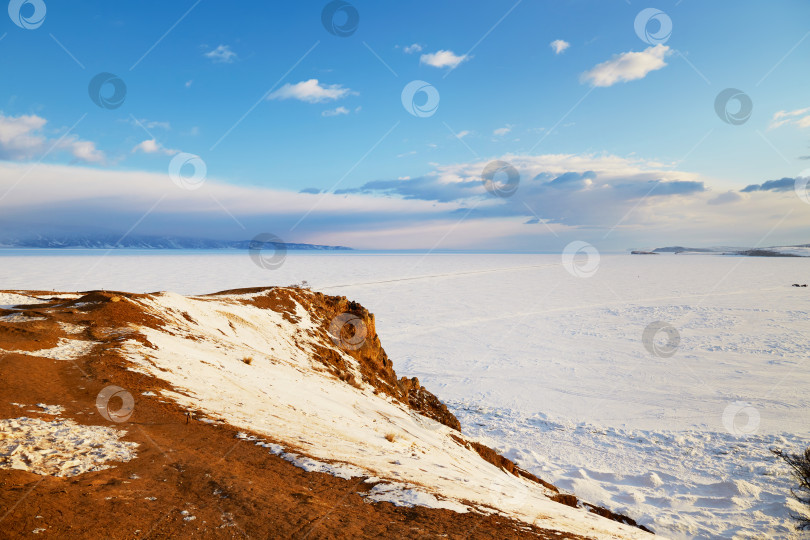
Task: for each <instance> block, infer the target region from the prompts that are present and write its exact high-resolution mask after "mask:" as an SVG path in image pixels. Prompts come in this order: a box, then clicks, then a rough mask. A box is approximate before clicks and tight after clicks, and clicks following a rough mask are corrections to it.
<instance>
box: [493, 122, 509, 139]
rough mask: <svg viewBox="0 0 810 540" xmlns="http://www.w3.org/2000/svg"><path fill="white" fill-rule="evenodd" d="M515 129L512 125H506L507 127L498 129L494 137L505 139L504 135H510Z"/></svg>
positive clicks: (494, 132)
mask: <svg viewBox="0 0 810 540" xmlns="http://www.w3.org/2000/svg"><path fill="white" fill-rule="evenodd" d="M513 127H515V126H513V125H512V124H506V125H505V126H503V127H501V128H498V129H496V130H494V131H493V132H492V134H493V135H495V136H496V137H503V136H504V135H508V134H509V132H510V131H512V128H513Z"/></svg>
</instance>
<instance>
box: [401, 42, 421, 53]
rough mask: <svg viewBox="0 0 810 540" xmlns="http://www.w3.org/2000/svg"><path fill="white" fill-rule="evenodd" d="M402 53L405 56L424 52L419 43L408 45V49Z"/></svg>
mask: <svg viewBox="0 0 810 540" xmlns="http://www.w3.org/2000/svg"><path fill="white" fill-rule="evenodd" d="M402 52H404V53H405V54H413V53H415V52H422V46H421V45H419V44H418V43H414V44H412V45H408V46H407V47H403V48H402Z"/></svg>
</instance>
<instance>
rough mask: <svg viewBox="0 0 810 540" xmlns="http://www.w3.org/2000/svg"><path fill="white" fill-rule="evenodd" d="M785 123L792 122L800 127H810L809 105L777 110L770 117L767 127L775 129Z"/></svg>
mask: <svg viewBox="0 0 810 540" xmlns="http://www.w3.org/2000/svg"><path fill="white" fill-rule="evenodd" d="M786 124H793V125H794V126H798V127H800V128H807V127H810V107H806V108H804V109H796V110H795V111H777V112H776V113H775V114H774V115H773V118H771V123H770V125H768V129H776V128H778V127H781V126H784V125H786Z"/></svg>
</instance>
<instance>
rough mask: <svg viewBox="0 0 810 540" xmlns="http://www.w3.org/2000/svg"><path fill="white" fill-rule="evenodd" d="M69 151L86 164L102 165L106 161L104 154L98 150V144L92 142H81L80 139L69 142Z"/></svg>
mask: <svg viewBox="0 0 810 540" xmlns="http://www.w3.org/2000/svg"><path fill="white" fill-rule="evenodd" d="M67 144H68V146H67V149H68V150H69V151H70V153H71V154H73V157H75V158H76V159H78V160H80V161H84V162H86V163H101V162H102V161H104V153H103V152H102V151H101V150H99V149H98V148H96V143H94V142H91V141H80V140H78V139H76V140H73V141H69V142H68V143H67Z"/></svg>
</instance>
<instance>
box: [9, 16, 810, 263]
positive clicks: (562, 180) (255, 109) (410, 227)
mask: <svg viewBox="0 0 810 540" xmlns="http://www.w3.org/2000/svg"><path fill="white" fill-rule="evenodd" d="M420 1H421V0H420ZM90 4H91V5H90V7H92V8H93V9H95V10H96V13H95V17H94V18H93V19H92V20H88V19H87V18H86V17H82V16H81V14H77V13H73V12H67V11H65V10H61V9H60V8H59V7H58V6H56V5H54V6H50V5H49V6H48V7H49V10H48V11H47V15H46V17H45V18H44V20H40V19H37V20H36V21H34V20H33V19H31V18H30V17H29V18H26V17H28V15H26V13H23V12H21V15H20V17H17V18H12V22H13V23H14V24H11V23H9V25H7V26H8V31H5V30H4V31H3V32H5V33H0V36H2V37H0V50H2V49H3V48H9V47H12V48H13V49H14V51H15V54H14V55H9V54H6V55H2V56H1V57H0V62H3V63H5V67H6V68H7V71H8V72H9V73H11V72H14V73H17V76H15V77H12V78H10V79H9V81H8V84H7V85H6V88H5V91H4V93H3V95H0V227H2V230H3V234H5V235H6V236H11V235H16V236H20V235H35V234H48V233H50V232H53V231H68V232H72V233H75V234H85V233H93V232H97V233H104V234H119V233H120V234H123V233H125V232H126V231H130V230H132V229H133V228H137V231H136V232H137V233H138V234H154V235H173V236H202V237H208V238H218V239H245V238H249V237H251V236H253V235H255V234H258V233H262V232H270V233H273V234H276V235H278V236H279V237H281V238H283V239H285V240H287V241H290V242H311V243H319V244H341V245H350V246H353V247H356V248H369V249H374V248H402V249H502V250H560V249H562V248H563V247H564V246H565V244H566V243H567V242H569V241H571V240H574V239H581V240H586V241H589V242H592V243H594V244H595V245H598V246H599V247H601V248H603V249H625V248H628V247H638V246H646V247H655V246H656V245H660V244H665V243H673V242H677V243H692V244H726V245H728V244H738V245H755V244H758V243H760V242H766V243H768V244H774V243H806V242H808V238H807V237H806V235H807V233H808V226H810V196H808V193H807V182H806V181H805V179H806V178H807V176H809V175H808V173H806V172H802V171H803V170H805V169H806V160H808V159H810V155H808V154H810V151H808V147H809V146H810V141H808V139H809V138H810V137H808V135H810V102H808V99H807V96H806V93H805V92H803V88H806V87H807V83H810V75H809V74H808V73H807V70H805V69H803V67H804V61H805V60H806V59H807V57H808V54H810V41H808V42H804V40H803V37H802V36H804V35H805V33H806V29H804V28H802V27H801V24H800V23H799V22H798V21H800V20H803V19H802V14H804V15H810V6H805V5H802V4H797V5H790V6H785V7H782V8H773V7H772V8H770V9H766V8H764V7H763V8H758V9H755V10H753V11H755V12H756V13H754V12H750V11H749V12H742V11H740V10H736V11H735V10H732V11H731V12H729V10H728V9H725V8H724V6H722V5H711V6H706V5H688V3H685V5H684V4H679V5H678V6H675V7H671V8H669V10H668V11H667V12H664V11H661V10H657V9H652V8H648V9H643V10H639V9H637V8H634V7H632V6H606V5H604V3H599V2H593V3H591V4H587V3H586V5H585V6H586V7H587V10H586V11H587V16H585V17H583V16H582V13H581V10H580V9H577V8H576V7H575V6H570V7H565V6H557V7H555V8H554V9H551V8H550V7H549V6H541V5H528V4H527V5H524V4H522V3H519V4H516V5H514V6H511V8H505V7H503V6H497V5H492V6H486V7H485V8H482V9H480V10H475V11H470V12H469V13H467V14H466V15H465V17H463V18H462V19H461V20H459V18H458V16H457V13H456V11H455V10H454V9H452V6H443V5H442V6H437V5H435V4H433V3H428V2H425V3H424V5H423V7H425V8H429V10H430V14H431V18H430V20H425V19H424V18H423V17H420V15H419V13H420V10H419V7H420V6H421V5H422V4H420V3H419V1H417V2H416V3H415V4H414V5H411V6H410V7H408V8H407V9H406V8H405V7H404V6H396V5H390V6H386V7H378V8H376V9H371V8H370V7H368V6H366V5H363V4H361V3H356V4H353V3H344V4H340V6H338V7H339V9H338V8H335V9H337V11H335V12H334V13H333V12H332V8H330V6H333V4H334V3H324V5H323V6H321V5H320V4H318V5H317V6H315V8H316V9H314V11H317V12H318V13H319V16H318V17H313V12H314V11H313V5H308V4H307V5H304V4H301V5H298V4H296V5H294V6H291V7H290V9H289V13H287V12H285V14H284V16H283V17H278V14H274V13H272V7H271V6H257V7H256V8H255V13H252V16H251V17H249V18H248V19H247V20H246V19H245V18H244V17H240V16H239V14H238V13H235V12H234V11H232V10H231V9H229V8H227V7H226V6H217V5H205V4H204V3H194V2H189V3H188V5H187V6H184V7H183V6H180V7H178V8H177V9H176V13H175V12H174V11H172V10H169V11H172V12H171V13H169V14H164V13H162V12H163V11H165V10H160V11H161V15H160V16H156V15H155V14H154V13H153V14H151V15H149V16H147V15H146V14H144V13H142V12H140V11H138V10H136V9H134V8H130V7H127V6H110V5H108V4H104V3H102V2H91V3H90ZM198 4H199V5H198ZM720 4H722V3H720ZM155 5H156V6H157V5H158V4H155ZM181 7H182V9H181ZM338 11H339V12H340V13H338ZM799 12H803V13H799ZM164 15H165V20H163V17H164ZM338 15H339V16H338ZM786 15H790V16H789V17H786ZM718 17H719V18H720V19H722V20H724V21H726V23H727V24H724V25H720V27H718V25H712V24H710V22H711V21H713V20H718ZM805 19H806V17H805ZM533 20H544V21H546V22H547V23H548V26H547V28H546V27H544V28H540V29H538V28H537V27H536V26H535V25H533V24H532V21H533ZM451 21H452V24H451V23H450V22H451ZM774 21H776V22H779V25H780V26H779V27H780V33H779V35H771V36H770V39H767V40H749V41H750V43H749V42H740V41H739V40H738V39H735V34H734V28H740V27H752V25H753V27H755V28H756V29H758V31H760V32H762V33H764V34H768V32H769V30H768V29H769V28H773V24H772V23H774ZM211 24H215V25H216V27H217V28H218V29H219V31H218V33H217V34H216V36H217V37H216V39H217V41H215V42H213V43H210V35H209V34H210V32H209V31H208V29H209V28H210V27H211ZM40 27H41V28H40ZM167 28H170V31H169V32H166V29H167ZM161 36H163V37H161ZM563 37H564V39H563ZM98 43H103V44H104V45H105V46H104V47H98ZM17 51H19V52H17ZM32 65H36V66H39V68H40V69H39V70H38V71H37V72H34V71H32V70H30V69H28V66H32ZM38 73H41V74H45V73H47V74H48V77H49V79H48V80H49V81H51V82H52V81H57V82H58V84H43V81H44V79H43V78H42V77H43V75H39V74H38ZM752 74H753V75H752ZM94 81H95V82H94ZM88 82H89V83H90V84H89V86H88ZM94 85H95V86H94ZM88 92H89V94H90V95H89V96H88ZM803 163H804V165H803ZM492 164H496V165H495V168H494V169H492V170H494V171H496V173H492V174H495V175H496V176H497V178H495V177H491V176H492V174H490V176H487V174H489V173H487V170H488V167H491V166H493V165H492ZM490 173H491V171H490ZM493 186H494V187H493ZM0 240H2V238H0Z"/></svg>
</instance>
